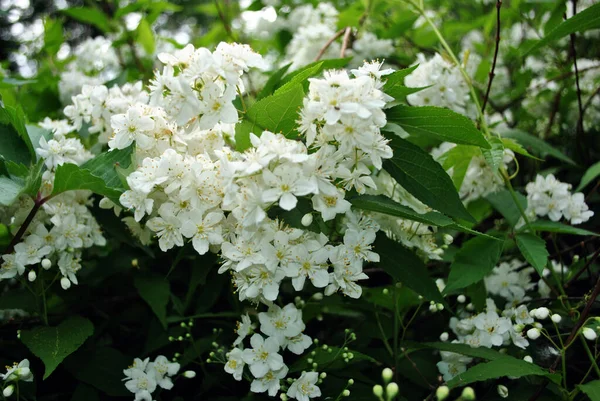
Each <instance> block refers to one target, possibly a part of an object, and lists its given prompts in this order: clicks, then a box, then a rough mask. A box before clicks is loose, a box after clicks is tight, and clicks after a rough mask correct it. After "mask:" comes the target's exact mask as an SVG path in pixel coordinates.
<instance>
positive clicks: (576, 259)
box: [573, 255, 579, 263]
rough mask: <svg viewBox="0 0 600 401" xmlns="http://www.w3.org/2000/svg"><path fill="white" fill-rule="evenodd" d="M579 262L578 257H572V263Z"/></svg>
mask: <svg viewBox="0 0 600 401" xmlns="http://www.w3.org/2000/svg"><path fill="white" fill-rule="evenodd" d="M577 262H579V255H575V256H573V263H577Z"/></svg>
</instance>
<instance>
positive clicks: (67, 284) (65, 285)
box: [60, 277, 71, 290]
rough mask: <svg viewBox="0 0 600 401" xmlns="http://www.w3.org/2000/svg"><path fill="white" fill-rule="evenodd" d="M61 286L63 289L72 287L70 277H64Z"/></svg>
mask: <svg viewBox="0 0 600 401" xmlns="http://www.w3.org/2000/svg"><path fill="white" fill-rule="evenodd" d="M60 286H61V287H62V289H63V290H68V289H69V288H71V281H69V279H68V278H66V277H63V278H61V279H60Z"/></svg>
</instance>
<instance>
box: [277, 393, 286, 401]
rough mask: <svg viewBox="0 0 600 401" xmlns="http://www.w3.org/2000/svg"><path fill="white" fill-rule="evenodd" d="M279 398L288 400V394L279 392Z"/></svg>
mask: <svg viewBox="0 0 600 401" xmlns="http://www.w3.org/2000/svg"><path fill="white" fill-rule="evenodd" d="M279 398H280V399H281V401H287V400H288V396H287V395H286V394H285V393H281V394H280V395H279Z"/></svg>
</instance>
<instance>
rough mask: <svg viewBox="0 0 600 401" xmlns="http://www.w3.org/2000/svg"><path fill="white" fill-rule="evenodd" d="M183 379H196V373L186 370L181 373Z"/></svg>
mask: <svg viewBox="0 0 600 401" xmlns="http://www.w3.org/2000/svg"><path fill="white" fill-rule="evenodd" d="M183 377H185V378H187V379H193V378H194V377H196V372H194V371H193V370H186V371H185V372H183Z"/></svg>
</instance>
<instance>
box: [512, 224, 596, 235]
mask: <svg viewBox="0 0 600 401" xmlns="http://www.w3.org/2000/svg"><path fill="white" fill-rule="evenodd" d="M529 227H531V229H532V230H536V231H545V232H549V233H560V234H571V235H583V236H587V235H593V236H596V237H597V236H598V235H599V234H597V233H595V232H592V231H588V230H584V229H583V228H577V227H573V226H568V225H566V224H563V223H559V222H558V221H550V220H536V221H532V222H531V223H530V224H529ZM524 230H527V226H524V227H523V228H521V231H524Z"/></svg>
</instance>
